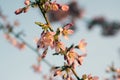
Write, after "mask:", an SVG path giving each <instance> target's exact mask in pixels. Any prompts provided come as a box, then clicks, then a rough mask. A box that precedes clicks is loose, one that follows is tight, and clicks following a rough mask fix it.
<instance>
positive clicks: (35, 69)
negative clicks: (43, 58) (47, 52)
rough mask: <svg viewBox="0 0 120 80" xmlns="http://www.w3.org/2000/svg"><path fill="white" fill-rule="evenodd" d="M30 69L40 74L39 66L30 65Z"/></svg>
mask: <svg viewBox="0 0 120 80" xmlns="http://www.w3.org/2000/svg"><path fill="white" fill-rule="evenodd" d="M32 68H33V69H34V71H35V72H38V73H39V72H41V66H40V65H35V64H34V65H32Z"/></svg>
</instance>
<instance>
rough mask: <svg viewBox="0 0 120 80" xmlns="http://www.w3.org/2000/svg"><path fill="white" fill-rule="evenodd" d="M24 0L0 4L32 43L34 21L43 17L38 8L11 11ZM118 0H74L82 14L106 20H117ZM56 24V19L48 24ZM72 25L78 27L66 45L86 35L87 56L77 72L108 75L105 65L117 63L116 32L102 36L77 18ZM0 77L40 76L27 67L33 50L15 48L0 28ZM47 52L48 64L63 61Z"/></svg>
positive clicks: (29, 79)
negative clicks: (101, 16) (114, 34)
mask: <svg viewBox="0 0 120 80" xmlns="http://www.w3.org/2000/svg"><path fill="white" fill-rule="evenodd" d="M67 1H68V0H58V2H67ZM23 2H24V0H17V1H16V0H0V7H1V8H2V11H3V13H4V14H5V15H7V16H8V20H9V21H10V22H11V23H13V22H14V20H16V19H17V20H19V21H20V23H21V25H20V27H19V28H18V29H17V28H16V30H24V32H25V34H26V35H27V37H23V38H24V39H25V40H26V41H27V42H28V43H30V44H31V45H32V46H34V47H36V45H35V44H34V42H33V39H34V38H35V37H39V36H40V33H41V28H39V27H38V26H37V25H35V24H34V22H35V21H41V22H43V21H44V19H43V17H42V15H41V14H40V13H39V11H38V9H32V8H31V9H30V10H29V12H28V13H25V14H21V15H17V16H16V15H15V14H14V11H15V10H16V9H18V8H19V7H23V6H24V5H23ZM119 3H120V0H78V4H80V5H81V6H83V7H84V8H85V10H86V11H85V16H84V17H85V18H88V19H91V18H92V17H94V16H99V15H103V16H105V17H106V19H107V20H108V21H113V20H118V21H120V15H119V14H120V9H119V7H120V5H119ZM52 25H53V26H55V27H56V26H59V24H58V23H55V24H52ZM76 25H77V27H79V28H78V31H77V32H76V33H75V35H74V36H71V37H70V40H69V41H65V40H64V42H65V43H67V45H70V44H72V43H75V44H77V43H78V42H79V40H81V39H82V38H84V39H86V42H87V43H88V45H87V52H88V56H87V57H86V58H85V60H84V63H83V66H81V67H80V68H79V69H78V70H77V73H78V74H79V76H81V74H85V73H86V74H90V73H91V74H93V75H98V76H100V77H106V76H109V75H107V74H106V73H105V68H106V67H107V66H108V65H110V64H111V63H112V61H114V63H115V65H116V67H120V55H119V53H118V50H119V49H120V44H119V43H120V33H118V35H117V36H114V37H103V36H101V35H100V28H95V29H93V30H92V31H88V30H87V27H86V25H87V24H86V22H85V21H83V20H77V21H76ZM0 37H1V39H0V80H16V79H17V80H41V76H40V75H39V74H35V73H34V72H33V70H32V69H31V65H32V64H35V63H36V57H37V56H36V54H35V53H34V52H33V51H32V50H30V49H29V48H26V49H25V50H23V51H20V50H18V49H17V48H15V47H14V46H12V45H11V44H10V43H9V42H7V40H5V39H4V37H3V33H2V31H0ZM51 54H52V52H50V53H49V54H48V55H47V57H46V59H47V60H49V61H50V62H51V63H52V64H56V65H60V64H62V63H63V60H61V58H62V57H59V56H58V57H53V56H52V55H51ZM42 64H43V70H44V73H47V72H48V69H49V67H48V66H47V65H46V64H45V63H42Z"/></svg>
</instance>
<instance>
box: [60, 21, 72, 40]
mask: <svg viewBox="0 0 120 80" xmlns="http://www.w3.org/2000/svg"><path fill="white" fill-rule="evenodd" d="M72 25H73V24H72V23H69V24H67V25H65V27H64V28H59V29H60V31H61V32H62V34H63V36H64V37H65V39H68V35H69V34H73V32H74V31H73V30H71V29H69V28H70V27H71V26H72Z"/></svg>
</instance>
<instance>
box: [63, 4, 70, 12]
mask: <svg viewBox="0 0 120 80" xmlns="http://www.w3.org/2000/svg"><path fill="white" fill-rule="evenodd" d="M61 9H62V10H63V11H68V10H69V6H67V5H62V6H61Z"/></svg>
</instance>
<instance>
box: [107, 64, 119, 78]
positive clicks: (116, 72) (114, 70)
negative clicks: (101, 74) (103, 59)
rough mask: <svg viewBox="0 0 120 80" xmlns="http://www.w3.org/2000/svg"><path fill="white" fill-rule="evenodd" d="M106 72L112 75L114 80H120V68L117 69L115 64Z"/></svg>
mask: <svg viewBox="0 0 120 80" xmlns="http://www.w3.org/2000/svg"><path fill="white" fill-rule="evenodd" d="M106 72H107V73H112V77H111V78H112V79H113V80H120V68H116V67H115V66H114V64H112V65H111V66H108V67H107V68H106ZM111 78H107V80H110V79H111Z"/></svg>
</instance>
